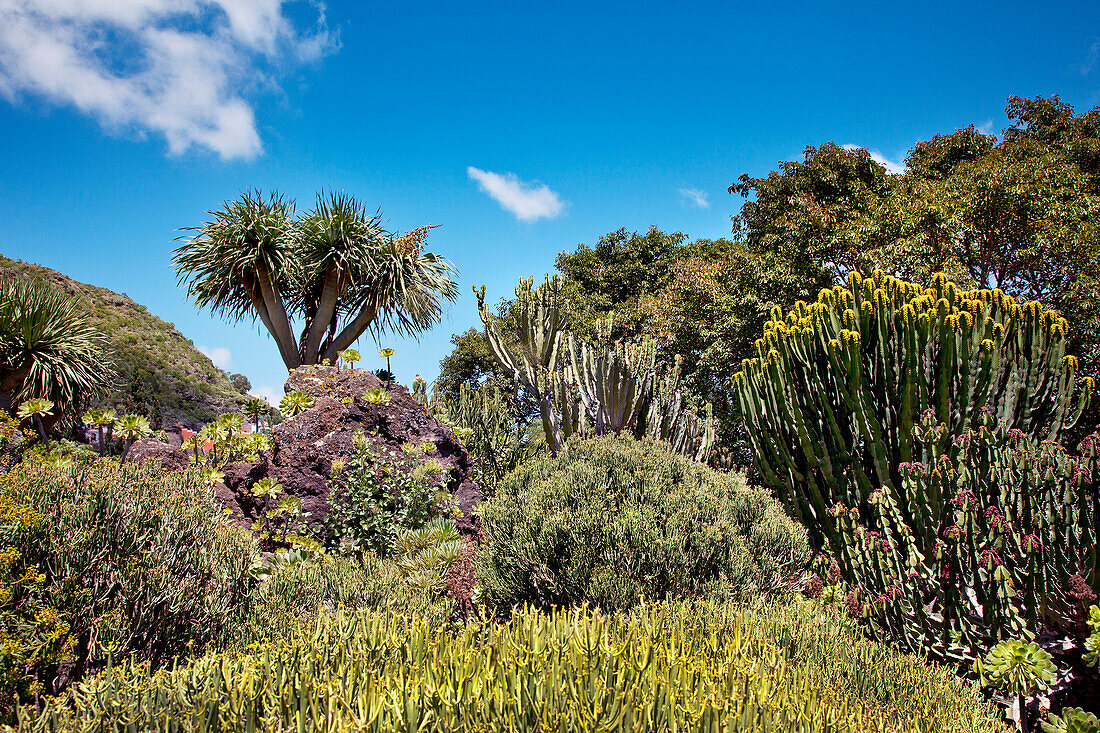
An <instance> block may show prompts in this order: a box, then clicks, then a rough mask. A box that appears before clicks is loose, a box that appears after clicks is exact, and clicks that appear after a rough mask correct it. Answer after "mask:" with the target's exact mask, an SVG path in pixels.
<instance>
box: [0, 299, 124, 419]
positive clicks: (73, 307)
mask: <svg viewBox="0 0 1100 733" xmlns="http://www.w3.org/2000/svg"><path fill="white" fill-rule="evenodd" d="M103 344H104V338H103V336H102V334H100V333H99V332H98V331H97V330H96V328H95V326H94V325H92V323H91V322H90V319H89V318H88V316H87V314H86V313H84V312H82V311H81V309H80V305H79V303H78V302H77V301H76V300H75V299H73V298H70V297H68V296H66V295H65V294H63V293H60V292H57V291H56V290H54V289H53V288H51V287H50V286H49V285H47V284H46V283H45V282H42V281H41V280H37V279H36V280H25V279H12V278H9V277H3V278H0V399H2V400H3V403H4V405H5V407H6V408H9V409H10V407H11V406H12V405H13V404H18V403H20V402H24V401H27V400H45V401H48V402H50V403H51V405H50V409H51V410H52V409H53V408H54V407H57V408H58V414H60V412H62V411H64V410H65V409H68V408H74V409H75V410H79V409H80V408H81V406H82V405H85V404H87V403H88V402H90V401H91V400H95V399H97V398H99V397H100V396H102V394H103V392H104V391H105V390H106V386H107V370H108V369H109V365H108V364H106V363H105V362H106V355H105V354H104V351H103ZM42 417H44V415H38V416H37V420H36V422H37V424H38V427H39V430H40V431H43V432H44V430H43V427H42V420H41V418H42Z"/></svg>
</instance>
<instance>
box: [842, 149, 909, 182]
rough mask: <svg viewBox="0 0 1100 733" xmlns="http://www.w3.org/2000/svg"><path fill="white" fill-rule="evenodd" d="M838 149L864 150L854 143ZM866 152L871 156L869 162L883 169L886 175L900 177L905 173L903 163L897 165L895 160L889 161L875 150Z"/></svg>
mask: <svg viewBox="0 0 1100 733" xmlns="http://www.w3.org/2000/svg"><path fill="white" fill-rule="evenodd" d="M840 147H842V148H844V149H845V150H865V149H866V148H864V146H862V145H856V144H855V143H846V144H844V145H841V146H840ZM867 152H868V153H869V154H870V155H871V160H873V161H875V162H876V163H878V164H879V165H881V166H882V167H883V168H885V169H886V172H887V173H893V174H895V175H901V174H902V173H905V163H899V162H897V161H896V160H890V159H889V158H887V157H886V156H885V155H883V154H882V153H880V152H879V151H877V150H867Z"/></svg>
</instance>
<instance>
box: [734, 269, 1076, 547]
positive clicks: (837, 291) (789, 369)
mask: <svg viewBox="0 0 1100 733" xmlns="http://www.w3.org/2000/svg"><path fill="white" fill-rule="evenodd" d="M1065 345H1066V322H1065V320H1064V319H1062V318H1061V317H1060V316H1058V315H1057V314H1056V313H1054V312H1052V311H1048V310H1045V309H1043V308H1042V306H1040V305H1039V304H1038V303H1028V304H1026V305H1023V306H1021V305H1019V304H1018V303H1017V302H1016V301H1015V300H1014V299H1013V298H1010V297H1008V296H1007V295H1005V294H1004V293H1003V292H1001V291H1000V290H963V289H961V288H959V287H958V286H957V285H955V284H954V283H952V282H950V281H948V280H947V278H946V276H944V275H943V274H938V275H936V276H935V277H934V278H933V280H932V284H931V286H930V287H928V288H922V287H920V286H918V285H914V284H912V283H908V282H904V281H901V280H897V279H895V278H892V277H889V276H887V275H884V274H883V273H882V272H881V271H876V272H875V273H874V275H873V276H872V277H867V278H865V277H862V276H861V275H860V274H859V273H852V274H851V275H850V276H849V279H848V283H847V287H841V286H836V287H834V288H832V289H827V290H823V291H822V292H821V294H820V295H819V296H818V299H817V301H816V302H814V303H812V304H807V303H804V302H799V303H797V304H796V305H795V307H794V308H793V309H791V310H790V311H789V312H788V313H786V314H784V313H782V311H780V310H779V309H778V308H777V309H775V310H773V312H772V315H771V319H770V321H768V322H767V323H766V324H765V327H764V335H763V338H761V339H759V340H758V341H757V342H756V349H757V353H758V357H757V358H755V359H748V360H746V361H745V362H744V363H743V365H742V366H743V369H742V371H741V372H739V373H738V374H737V375H736V376H735V383H736V387H737V392H738V401H739V403H740V406H741V411H742V414H743V416H744V419H745V423H746V429H747V432H748V436H749V440H750V443H751V445H752V448H753V453H754V456H755V462H756V466H757V469H758V470H759V473H760V475H761V477H762V478H763V480H764V481H765V482H766V483H767V484H768V485H770V486H771V487H772V488H773V489H774V490H775V491H776V492H778V493H779V494H780V496H782V497H783V499H784V500H785V501H786V503H787V504H788V506H789V507H790V509H791V511H792V512H793V513H794V514H795V515H796V516H797V517H798V518H799V519H801V520H802V522H803V524H805V525H806V526H807V527H808V528H810V532H811V536H812V539H813V540H814V541H815V542H817V543H819V544H823V543H824V539H825V538H824V537H823V536H822V530H821V529H820V528H822V527H825V526H827V525H828V524H829V523H828V522H827V516H826V511H827V509H828V508H829V507H831V506H833V505H834V504H836V503H838V502H843V503H844V504H845V505H847V506H850V507H855V508H857V509H858V510H859V511H860V513H861V514H863V515H866V513H867V509H868V507H867V501H868V499H869V497H870V496H871V495H872V494H873V493H874V492H875V491H876V490H878V489H880V488H883V487H894V488H895V489H897V488H899V487H900V484H901V475H900V469H899V468H898V467H899V466H901V465H903V464H912V463H913V462H921V461H923V462H925V463H927V460H928V456H927V455H924V454H922V453H918V452H916V449H915V447H914V442H913V441H912V440H911V432H912V427H913V425H914V424H915V423H916V422H917V420H918V419H919V418H920V416H921V415H922V414H923V413H924V412H925V411H926V410H929V409H930V410H932V411H933V412H934V414H935V417H936V420H937V422H938V423H942V424H944V425H945V426H947V430H948V431H949V432H950V433H951V435H953V436H954V435H959V434H961V433H962V432H963V431H965V430H966V429H967V428H970V427H974V426H975V423H976V421H977V420H978V409H979V408H981V407H987V408H989V409H990V410H991V411H992V416H993V418H994V420H995V422H996V424H997V425H999V426H1001V427H1003V428H1005V429H1011V430H1019V431H1022V432H1023V433H1025V434H1026V435H1028V436H1030V437H1031V438H1035V439H1040V440H1042V439H1047V440H1057V439H1058V437H1059V435H1060V434H1061V432H1062V430H1064V429H1065V428H1067V427H1069V426H1071V425H1072V424H1073V423H1074V422H1075V421H1076V419H1077V417H1078V416H1079V415H1080V414H1081V411H1082V410H1083V409H1084V407H1085V404H1086V402H1087V400H1088V397H1089V395H1090V394H1091V392H1092V387H1093V385H1092V380H1091V379H1089V378H1085V379H1084V380H1081V382H1082V384H1081V387H1080V388H1078V385H1077V379H1076V372H1077V361H1076V359H1074V358H1073V357H1072V356H1066V355H1065ZM906 510H907V508H904V507H903V511H906ZM910 524H911V526H913V525H912V523H910Z"/></svg>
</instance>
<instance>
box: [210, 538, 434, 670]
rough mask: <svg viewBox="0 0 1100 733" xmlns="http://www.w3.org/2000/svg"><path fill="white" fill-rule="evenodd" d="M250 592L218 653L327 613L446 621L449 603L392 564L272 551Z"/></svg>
mask: <svg viewBox="0 0 1100 733" xmlns="http://www.w3.org/2000/svg"><path fill="white" fill-rule="evenodd" d="M255 574H256V575H257V576H258V577H259V582H258V583H257V585H256V587H255V589H254V590H253V591H252V593H251V594H250V595H249V596H248V598H247V599H244V600H243V601H242V603H240V604H239V605H238V606H237V607H236V608H234V610H233V613H232V615H231V617H230V619H229V622H228V623H227V624H226V628H225V632H224V633H223V634H222V636H221V640H220V645H221V647H222V648H223V649H235V650H243V649H245V648H247V647H248V646H249V645H250V644H255V643H259V642H264V641H272V640H278V639H283V638H287V637H290V636H292V635H293V634H295V633H296V632H297V631H298V630H300V629H301V628H303V627H308V626H310V625H311V624H312V623H314V622H315V621H316V619H317V618H318V615H319V614H323V613H324V612H325V611H326V610H335V609H341V608H342V609H347V610H350V611H355V610H360V609H372V608H373V609H381V608H390V609H392V610H393V611H394V612H395V613H405V614H413V613H416V614H419V615H421V616H423V617H425V618H428V619H431V620H433V621H435V622H437V623H442V622H445V621H449V620H450V617H451V603H450V602H449V600H448V599H444V598H438V597H437V594H436V593H435V592H434V591H433V590H432V589H425V588H423V587H420V586H418V585H416V584H414V583H410V582H409V581H408V578H407V575H406V573H405V572H404V570H403V569H402V568H401V567H400V565H399V564H398V563H397V562H396V561H387V560H381V559H380V558H378V557H376V556H374V555H371V554H364V555H362V556H361V557H357V558H351V557H345V556H343V555H335V554H329V553H318V554H310V553H303V552H300V551H297V550H295V551H291V552H284V553H277V554H274V555H272V556H271V557H270V558H269V561H268V563H267V564H265V565H262V566H258V567H257V568H256V572H255Z"/></svg>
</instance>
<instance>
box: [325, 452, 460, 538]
mask: <svg viewBox="0 0 1100 733" xmlns="http://www.w3.org/2000/svg"><path fill="white" fill-rule="evenodd" d="M354 448H355V453H354V455H353V456H352V458H351V459H350V460H349V461H348V462H347V464H346V465H345V467H344V470H343V471H342V472H340V473H338V474H337V475H335V476H334V477H333V482H332V483H333V488H332V492H331V493H330V495H329V504H330V508H329V514H328V532H329V543H330V545H332V546H338V547H340V548H341V549H343V550H345V551H369V552H373V553H375V554H377V555H379V556H382V557H386V556H387V555H389V553H390V551H391V550H392V548H393V545H394V543H395V542H396V541H397V537H398V535H399V534H400V533H401V532H402V531H403V530H405V529H417V528H419V527H422V526H424V525H425V524H426V523H427V522H428V521H429V520H431V519H432V518H433V517H438V516H442V515H445V514H447V513H448V512H451V511H453V510H454V509H455V504H454V497H453V496H451V494H450V493H448V492H447V490H446V488H444V482H445V469H446V467H445V466H444V465H443V464H441V463H440V462H439V461H437V460H435V459H428V460H427V461H423V462H419V461H417V460H416V459H414V458H409V457H398V456H396V455H389V454H387V453H385V452H379V451H375V450H374V449H373V448H372V447H371V445H370V440H369V439H368V438H367V437H366V436H364V435H363V434H362V433H357V434H356V436H355V438H354Z"/></svg>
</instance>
